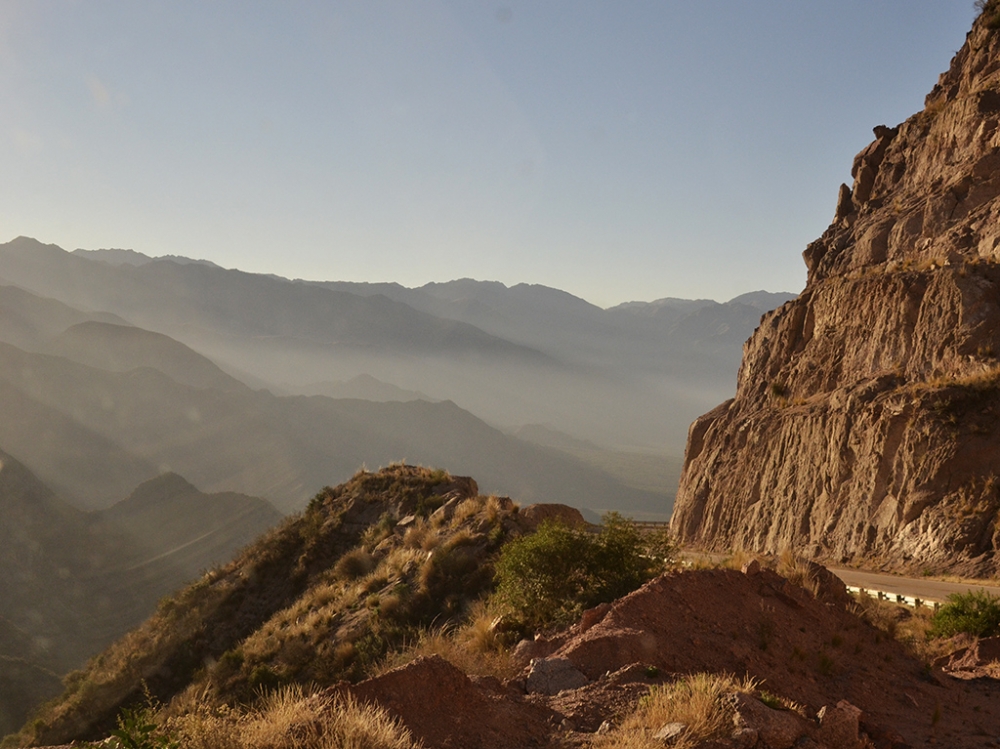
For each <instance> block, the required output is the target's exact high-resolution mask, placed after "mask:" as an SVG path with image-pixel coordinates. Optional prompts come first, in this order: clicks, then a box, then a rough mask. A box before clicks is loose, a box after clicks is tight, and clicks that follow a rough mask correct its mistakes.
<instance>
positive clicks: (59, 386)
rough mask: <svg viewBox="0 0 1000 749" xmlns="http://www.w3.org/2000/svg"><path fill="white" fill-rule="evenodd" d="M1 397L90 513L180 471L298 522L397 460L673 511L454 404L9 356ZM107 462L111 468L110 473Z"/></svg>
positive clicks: (3, 415)
mask: <svg viewBox="0 0 1000 749" xmlns="http://www.w3.org/2000/svg"><path fill="white" fill-rule="evenodd" d="M0 389H4V391H5V392H7V393H8V394H9V395H8V397H7V398H2V399H0V425H3V426H0V433H5V436H8V437H9V438H10V440H11V442H10V444H11V447H10V448H9V449H10V450H11V452H12V453H13V454H15V455H17V457H18V458H19V459H20V460H22V461H23V462H25V464H27V465H29V466H31V467H32V469H33V470H36V471H37V472H38V474H39V475H40V476H41V477H42V478H43V479H44V480H45V481H46V482H47V483H51V484H52V485H53V486H58V487H59V488H60V490H61V491H66V492H68V493H67V495H66V496H67V497H68V498H72V499H74V500H75V501H78V502H80V503H81V504H83V505H84V506H89V507H100V506H102V498H103V505H104V506H106V505H107V503H108V501H109V500H112V499H113V498H115V497H120V496H123V495H125V494H127V493H128V492H129V491H131V488H132V487H134V486H135V485H136V484H137V483H139V482H140V481H143V480H145V479H148V478H152V477H153V476H156V475H157V474H159V473H160V472H162V471H164V470H173V471H176V472H178V473H181V474H182V475H184V476H186V477H188V478H189V479H190V480H191V481H193V482H195V483H196V484H197V485H198V486H201V487H204V488H205V489H206V490H209V491H238V492H242V493H245V494H256V495H263V496H265V497H267V498H268V499H270V500H271V501H273V502H274V503H275V504H276V506H277V507H279V508H280V509H282V510H284V511H286V512H287V511H292V510H296V509H301V507H302V506H303V505H304V503H305V502H306V501H307V499H308V498H309V497H311V496H312V495H313V494H315V492H316V491H317V490H318V489H319V488H320V487H322V486H323V485H324V484H326V483H328V482H329V481H330V479H331V477H332V478H333V479H335V480H336V479H340V478H347V477H349V476H350V475H351V474H352V473H353V472H354V471H355V470H357V468H358V467H359V466H361V465H363V464H368V465H374V466H378V465H386V464H388V463H390V462H393V461H397V460H400V459H407V460H410V461H414V462H418V463H425V464H435V465H453V466H455V467H456V468H457V469H458V470H461V471H463V472H472V471H476V472H478V473H479V475H481V476H482V477H483V478H482V480H483V484H484V488H485V489H487V490H489V491H495V492H499V493H504V494H509V495H511V496H515V497H517V498H518V499H520V500H522V501H529V502H530V501H538V500H543V499H544V500H548V501H556V500H559V501H565V502H567V503H571V504H574V505H579V506H584V507H586V506H601V507H603V506H607V503H608V498H609V497H611V498H613V500H614V501H615V502H618V503H619V504H620V506H621V508H622V509H628V508H635V509H640V508H641V509H651V508H653V509H660V510H662V507H663V504H664V499H663V497H662V496H659V495H656V494H653V493H650V492H645V491H642V490H635V489H631V488H629V487H626V486H624V485H623V484H621V483H620V482H618V481H616V480H615V479H613V478H612V477H611V476H609V475H608V474H606V473H603V472H601V471H599V470H595V469H593V468H589V467H588V466H586V465H584V464H582V463H581V462H579V461H575V460H573V459H572V458H569V457H567V456H563V455H560V454H558V453H555V452H551V451H547V450H545V449H544V448H540V447H535V446H533V445H531V444H529V443H527V442H523V441H521V440H518V439H516V438H514V437H509V436H507V435H504V434H503V433H502V432H500V431H499V430H497V429H494V428H492V427H490V426H488V425H487V424H485V423H484V422H482V421H481V420H479V419H477V418H476V417H474V416H472V414H470V413H468V412H467V411H464V410H462V409H461V408H459V407H458V406H456V405H455V404H454V403H450V402H443V403H429V402H426V401H412V402H408V403H399V402H392V403H373V402H368V401H361V400H334V399H330V398H326V397H322V396H313V397H304V396H294V397H278V396H274V395H272V394H271V393H269V392H267V391H251V390H249V389H248V388H233V389H228V390H219V389H216V388H198V387H192V386H190V385H185V384H182V383H179V382H177V381H176V380H173V379H171V378H170V377H168V376H167V375H165V374H164V373H163V372H161V371H159V370H156V369H151V368H148V367H144V368H139V369H133V370H130V371H127V372H109V371H106V370H103V369H97V368H95V367H89V366H86V365H82V364H78V363H76V362H71V361H68V360H67V359H65V358H62V357H55V356H48V355H41V354H31V353H27V352H24V351H21V350H19V349H17V348H15V347H13V346H9V345H6V344H0ZM6 432H10V434H9V435H7V434H6ZM18 434H23V435H24V437H23V438H18ZM39 435H40V436H39ZM91 435H93V437H91ZM94 445H97V446H99V449H98V448H95V447H93V446H94ZM81 449H85V450H86V451H87V452H86V453H85V455H86V459H81V457H80V455H81V453H80V450H81ZM102 451H105V452H106V454H107V455H108V456H109V459H113V460H112V462H111V463H109V462H108V461H101V459H100V454H101V452H102ZM91 460H93V462H91ZM108 465H111V466H113V467H115V470H113V471H111V470H107V466H108ZM74 489H75V490H74Z"/></svg>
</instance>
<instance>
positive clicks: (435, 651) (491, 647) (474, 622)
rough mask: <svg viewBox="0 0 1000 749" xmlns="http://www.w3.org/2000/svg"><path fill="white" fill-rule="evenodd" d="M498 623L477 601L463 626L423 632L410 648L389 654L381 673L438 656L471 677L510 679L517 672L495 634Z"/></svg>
mask: <svg viewBox="0 0 1000 749" xmlns="http://www.w3.org/2000/svg"><path fill="white" fill-rule="evenodd" d="M498 619H499V617H498V616H497V613H496V612H495V611H494V610H493V609H491V608H490V607H489V606H488V605H487V604H486V603H484V602H482V601H477V602H476V603H475V604H473V607H472V611H471V613H470V614H469V618H468V620H467V621H466V623H465V624H464V625H462V626H461V627H457V628H455V627H452V628H446V629H438V630H434V631H428V632H424V633H423V634H422V635H421V636H420V638H419V639H418V640H417V641H416V642H414V643H413V644H412V645H410V646H409V647H407V648H405V649H403V650H401V651H398V652H396V653H392V654H390V655H389V657H388V658H386V660H385V661H383V663H382V664H381V667H380V668H379V673H385V672H386V671H390V670H392V669H394V668H398V667H399V666H403V665H406V664H407V663H409V662H411V661H413V660H415V659H416V658H419V657H421V656H430V655H439V656H441V657H442V658H444V659H445V660H446V661H448V662H449V663H451V664H452V665H453V666H456V667H457V668H459V669H461V670H462V671H464V672H465V673H466V674H469V675H470V676H495V677H496V678H498V679H508V678H511V677H512V676H514V674H515V672H516V671H517V669H516V668H515V667H514V665H513V664H512V662H511V658H510V651H509V650H508V649H507V648H506V647H504V644H503V641H502V639H501V637H500V635H499V634H498V633H497V631H496V624H497V622H498Z"/></svg>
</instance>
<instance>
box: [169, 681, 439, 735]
mask: <svg viewBox="0 0 1000 749" xmlns="http://www.w3.org/2000/svg"><path fill="white" fill-rule="evenodd" d="M167 728H168V730H169V731H171V732H172V733H174V734H176V735H177V736H178V738H179V739H180V743H181V746H183V747H184V748H185V749H419V747H420V744H419V743H418V742H416V741H415V740H414V739H413V737H412V736H411V735H410V733H409V731H407V730H406V728H404V727H403V726H401V725H400V724H399V723H397V722H396V721H394V720H393V719H392V718H390V717H389V715H388V714H387V713H386V712H385V711H384V710H382V709H381V708H378V707H375V706H371V705H362V704H359V703H357V702H355V701H354V700H353V699H351V698H349V697H347V698H345V697H330V696H326V695H322V694H313V695H306V694H305V693H304V692H303V691H302V689H301V688H299V687H288V688H285V689H282V690H279V691H277V692H275V693H273V694H271V695H270V696H268V697H267V698H266V699H265V700H264V701H263V703H262V704H261V705H260V707H258V708H256V709H254V710H250V711H246V712H243V711H238V710H232V709H228V708H220V709H218V710H214V711H208V710H201V711H197V712H194V713H191V714H188V715H185V716H183V717H179V718H173V719H171V720H170V721H169V722H168V725H167Z"/></svg>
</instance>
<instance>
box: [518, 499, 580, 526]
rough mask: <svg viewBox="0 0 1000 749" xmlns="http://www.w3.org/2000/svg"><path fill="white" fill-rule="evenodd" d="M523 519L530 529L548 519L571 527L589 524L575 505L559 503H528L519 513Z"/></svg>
mask: <svg viewBox="0 0 1000 749" xmlns="http://www.w3.org/2000/svg"><path fill="white" fill-rule="evenodd" d="M519 516H520V517H521V519H523V520H524V521H525V524H526V525H527V526H528V528H529V529H530V530H534V529H536V528H537V527H538V526H539V525H541V524H542V523H544V522H545V521H546V520H550V521H553V522H556V523H562V524H563V525H567V526H569V527H570V528H581V527H585V526H586V525H587V521H586V520H585V519H584V517H583V515H582V514H581V513H580V511H579V510H578V509H576V508H575V507H570V506H569V505H559V504H537V505H528V506H527V507H524V508H522V509H521V512H520V513H519Z"/></svg>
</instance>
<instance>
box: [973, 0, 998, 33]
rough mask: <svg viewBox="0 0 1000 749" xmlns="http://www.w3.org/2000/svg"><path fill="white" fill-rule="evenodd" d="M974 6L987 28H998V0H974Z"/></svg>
mask: <svg viewBox="0 0 1000 749" xmlns="http://www.w3.org/2000/svg"><path fill="white" fill-rule="evenodd" d="M976 8H977V9H978V10H979V12H980V15H981V16H982V18H983V20H984V21H985V22H986V26H987V28H990V29H1000V0H976Z"/></svg>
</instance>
